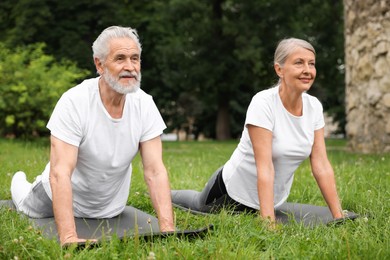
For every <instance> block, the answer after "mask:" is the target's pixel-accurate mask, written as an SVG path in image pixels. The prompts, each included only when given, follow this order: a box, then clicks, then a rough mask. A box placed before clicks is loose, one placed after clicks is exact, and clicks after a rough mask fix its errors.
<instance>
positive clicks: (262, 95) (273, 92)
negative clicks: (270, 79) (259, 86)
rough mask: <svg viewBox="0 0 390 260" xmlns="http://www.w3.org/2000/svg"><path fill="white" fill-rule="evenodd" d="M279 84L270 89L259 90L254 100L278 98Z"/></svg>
mask: <svg viewBox="0 0 390 260" xmlns="http://www.w3.org/2000/svg"><path fill="white" fill-rule="evenodd" d="M278 89H279V86H274V87H271V88H268V89H264V90H261V91H259V92H257V93H256V94H255V95H254V96H253V99H254V100H261V99H262V100H272V99H275V98H277V95H278Z"/></svg>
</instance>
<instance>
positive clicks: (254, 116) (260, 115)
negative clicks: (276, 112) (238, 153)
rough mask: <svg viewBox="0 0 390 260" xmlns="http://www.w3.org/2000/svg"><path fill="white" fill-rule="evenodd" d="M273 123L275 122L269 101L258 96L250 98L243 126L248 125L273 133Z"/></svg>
mask: <svg viewBox="0 0 390 260" xmlns="http://www.w3.org/2000/svg"><path fill="white" fill-rule="evenodd" d="M274 123H275V120H274V117H273V110H272V109H271V105H270V101H269V100H268V99H267V98H264V97H262V96H261V95H260V94H256V95H255V96H254V97H253V98H252V101H251V103H250V104H249V107H248V110H247V112H246V119H245V126H247V125H248V124H250V125H254V126H258V127H262V128H265V129H267V130H270V131H273V128H274Z"/></svg>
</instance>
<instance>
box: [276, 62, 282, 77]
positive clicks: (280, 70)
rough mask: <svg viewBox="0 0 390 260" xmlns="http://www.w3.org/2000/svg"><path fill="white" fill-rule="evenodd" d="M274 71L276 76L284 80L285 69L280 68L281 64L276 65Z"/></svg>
mask: <svg viewBox="0 0 390 260" xmlns="http://www.w3.org/2000/svg"><path fill="white" fill-rule="evenodd" d="M274 69H275V73H276V75H278V77H279V78H283V68H282V66H280V64H279V63H275V64H274Z"/></svg>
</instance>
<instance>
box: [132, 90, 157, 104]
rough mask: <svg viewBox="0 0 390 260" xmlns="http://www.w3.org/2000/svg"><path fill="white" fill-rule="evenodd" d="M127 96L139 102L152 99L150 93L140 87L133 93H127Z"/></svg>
mask: <svg viewBox="0 0 390 260" xmlns="http://www.w3.org/2000/svg"><path fill="white" fill-rule="evenodd" d="M127 97H130V98H131V99H133V100H139V101H140V102H144V101H150V100H153V97H152V95H150V94H148V93H146V92H145V91H144V90H142V89H138V90H137V91H136V92H134V93H129V94H127Z"/></svg>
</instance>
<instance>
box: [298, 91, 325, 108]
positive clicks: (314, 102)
mask: <svg viewBox="0 0 390 260" xmlns="http://www.w3.org/2000/svg"><path fill="white" fill-rule="evenodd" d="M302 97H303V100H304V102H306V103H307V104H308V105H309V106H311V107H314V108H321V109H322V104H321V101H320V100H319V99H318V98H317V97H315V96H312V95H310V94H308V93H306V92H305V93H303V95H302Z"/></svg>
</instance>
